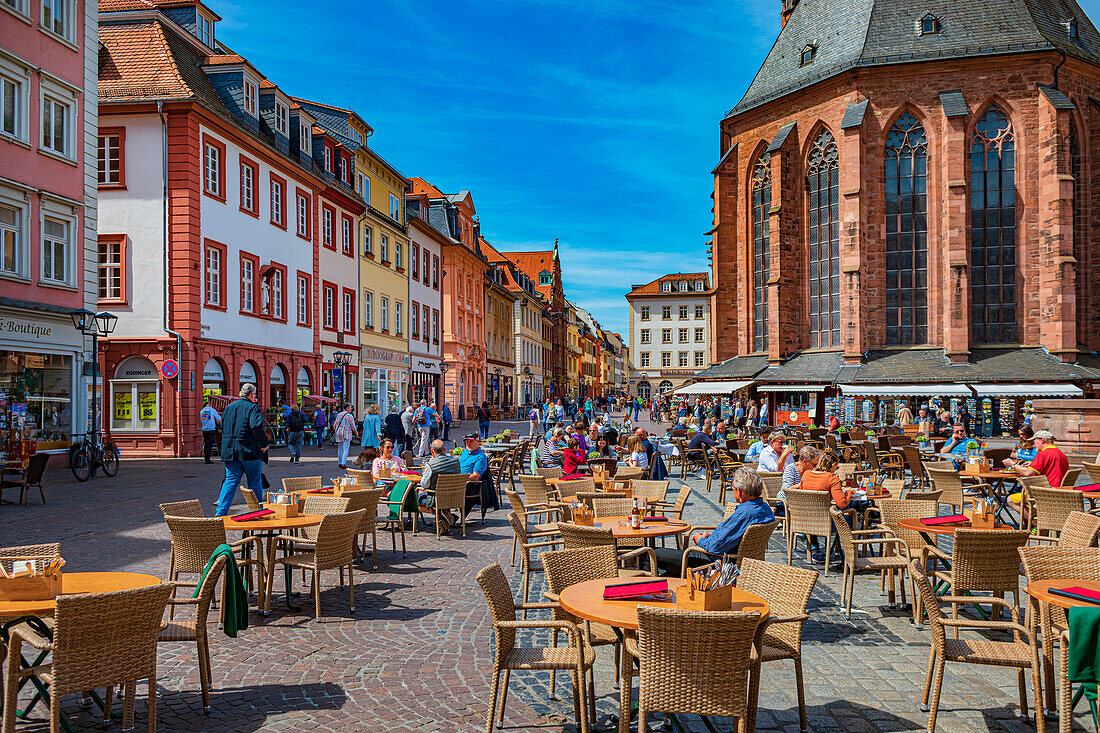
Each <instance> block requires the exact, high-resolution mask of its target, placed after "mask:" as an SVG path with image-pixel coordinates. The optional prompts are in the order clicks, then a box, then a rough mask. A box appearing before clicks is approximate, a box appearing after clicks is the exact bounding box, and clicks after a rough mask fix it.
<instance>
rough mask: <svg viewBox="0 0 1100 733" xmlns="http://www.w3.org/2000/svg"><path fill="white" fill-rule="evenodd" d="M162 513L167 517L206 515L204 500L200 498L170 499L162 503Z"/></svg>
mask: <svg viewBox="0 0 1100 733" xmlns="http://www.w3.org/2000/svg"><path fill="white" fill-rule="evenodd" d="M160 511H161V513H162V514H163V515H164V516H166V517H205V516H206V514H205V513H203V510H202V502H201V501H199V500H198V499H186V500H184V501H169V502H165V503H164V504H161V505H160Z"/></svg>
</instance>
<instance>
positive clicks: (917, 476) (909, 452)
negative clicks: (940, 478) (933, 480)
mask: <svg viewBox="0 0 1100 733" xmlns="http://www.w3.org/2000/svg"><path fill="white" fill-rule="evenodd" d="M901 452H902V453H903V454H904V455H905V465H906V466H908V467H909V488H910V489H916V488H918V487H919V488H924V487H925V485H926V484H925V475H924V464H923V463H922V462H921V459H920V448H919V447H917V446H915V445H905V446H902V448H901Z"/></svg>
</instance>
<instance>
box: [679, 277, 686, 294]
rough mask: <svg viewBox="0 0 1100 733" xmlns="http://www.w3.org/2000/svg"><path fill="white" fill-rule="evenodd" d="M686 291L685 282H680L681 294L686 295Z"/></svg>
mask: <svg viewBox="0 0 1100 733" xmlns="http://www.w3.org/2000/svg"><path fill="white" fill-rule="evenodd" d="M687 291H688V284H687V280H681V281H680V292H681V293H686V292H687Z"/></svg>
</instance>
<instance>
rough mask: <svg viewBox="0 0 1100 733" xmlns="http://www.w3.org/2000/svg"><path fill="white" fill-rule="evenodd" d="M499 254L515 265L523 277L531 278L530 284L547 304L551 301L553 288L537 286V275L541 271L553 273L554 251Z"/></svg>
mask: <svg viewBox="0 0 1100 733" xmlns="http://www.w3.org/2000/svg"><path fill="white" fill-rule="evenodd" d="M499 254H501V255H503V256H504V257H507V258H508V259H509V260H510V261H511V262H513V263H515V265H516V267H518V268H519V269H520V271H521V272H523V274H524V275H526V276H527V277H529V278H531V282H532V283H533V284H534V286H535V289H536V290H538V291H539V293H540V294H541V295H542V297H544V298H546V301H547V302H548V303H549V302H552V301H553V299H554V297H553V288H552V286H550V285H540V284H539V273H540V272H543V271H546V272H549V273H553V272H554V250H545V251H542V252H500V253H499Z"/></svg>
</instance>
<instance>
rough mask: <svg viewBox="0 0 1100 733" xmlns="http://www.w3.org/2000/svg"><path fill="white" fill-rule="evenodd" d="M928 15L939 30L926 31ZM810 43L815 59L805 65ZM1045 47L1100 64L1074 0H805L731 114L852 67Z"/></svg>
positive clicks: (1090, 28) (1097, 38)
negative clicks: (1073, 32) (1071, 29)
mask: <svg viewBox="0 0 1100 733" xmlns="http://www.w3.org/2000/svg"><path fill="white" fill-rule="evenodd" d="M778 9H779V8H778V6H777V7H776V11H777V12H776V15H777V16H778V14H779V13H778ZM929 14H931V15H933V16H935V18H936V19H937V21H938V22H939V32H938V33H933V34H927V35H921V33H920V19H921V18H922V17H924V16H926V15H929ZM777 20H778V18H777ZM1070 20H1073V21H1074V22H1075V23H1076V24H1077V38H1076V40H1075V39H1072V38H1070V36H1069V33H1068V30H1067V27H1066V24H1067V23H1068V21H1070ZM807 46H814V47H815V48H816V52H815V55H814V59H813V61H812V62H811V63H808V64H806V65H805V66H801V65H800V60H801V54H802V50H803V49H804V48H806V47H807ZM1042 50H1059V51H1064V52H1065V53H1067V54H1069V55H1071V56H1077V57H1079V58H1082V59H1084V60H1086V61H1089V62H1092V63H1100V33H1098V32H1097V30H1096V27H1095V26H1094V25H1093V24H1092V21H1090V20H1089V18H1088V16H1087V15H1086V14H1085V12H1084V11H1083V10H1082V9H1081V7H1080V6H1079V5H1078V4H1077V2H1075V0H969V1H968V2H958V0H922V3H921V4H918V5H914V4H913V3H912V2H908V1H903V0H800V1H799V2H798V4H797V5H795V7H794V10H793V11H792V13H791V15H790V18H789V20H788V21H787V24H786V25H785V26H784V27H783V29H782V30H781V31H780V32H779V36H778V37H777V38H776V40H775V44H774V45H773V46H772V48H771V51H770V52H769V53H768V55H767V57H766V58H765V59H764V63H763V64H762V65H761V67H760V70H759V71H758V72H757V74H756V77H755V78H754V79H753V81H752V83H751V84H750V85H749V88H748V91H746V92H745V96H744V97H743V98H742V99H741V101H740V102H738V103H737V106H735V107H734V108H733V109H732V110H731V111H730V115H736V114H740V113H742V112H745V111H747V110H750V109H752V108H754V107H757V106H759V105H761V104H764V103H765V102H768V101H771V100H773V99H777V98H779V97H781V96H784V95H786V94H789V93H791V92H794V91H797V90H799V89H803V88H805V87H808V86H810V85H811V84H814V83H816V82H818V81H821V80H823V79H827V78H829V77H831V76H835V75H837V74H840V73H842V72H844V71H847V70H849V69H852V68H857V67H863V66H880V65H888V64H899V63H908V62H913V61H926V60H936V59H952V58H969V57H974V56H992V55H1001V54H1006V53H1018V52H1024V51H1042Z"/></svg>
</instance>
